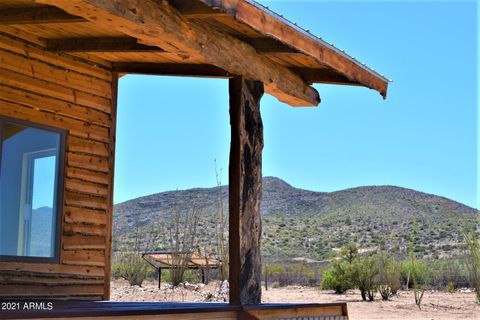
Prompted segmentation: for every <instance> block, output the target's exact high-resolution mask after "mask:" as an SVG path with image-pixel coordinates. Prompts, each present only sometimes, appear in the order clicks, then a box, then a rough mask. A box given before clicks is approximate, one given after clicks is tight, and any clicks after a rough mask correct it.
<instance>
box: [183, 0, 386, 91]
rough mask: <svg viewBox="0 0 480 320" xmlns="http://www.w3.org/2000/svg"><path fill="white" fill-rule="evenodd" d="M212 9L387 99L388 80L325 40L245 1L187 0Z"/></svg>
mask: <svg viewBox="0 0 480 320" xmlns="http://www.w3.org/2000/svg"><path fill="white" fill-rule="evenodd" d="M191 1H192V2H194V1H197V2H201V3H203V4H205V5H207V6H211V7H215V8H217V10H220V11H224V12H227V13H229V14H230V15H232V16H233V18H234V19H235V20H236V21H237V22H241V23H243V24H245V25H247V26H248V27H250V28H252V29H253V30H256V31H257V32H259V33H261V34H264V35H268V36H269V37H271V38H274V39H276V40H278V41H280V42H283V43H285V44H286V45H289V46H291V47H294V48H296V49H297V50H298V51H299V52H301V53H304V54H306V55H309V56H311V57H313V58H315V59H316V60H317V61H318V62H319V63H321V64H324V65H327V66H328V67H330V68H331V69H333V70H335V71H336V72H338V73H341V74H342V75H344V76H345V77H346V78H348V79H349V81H352V82H354V83H360V84H361V85H363V86H365V87H368V88H371V89H374V90H376V91H378V92H379V93H380V94H381V95H382V96H383V98H384V99H385V98H386V96H387V88H388V83H389V80H388V79H386V78H385V77H384V76H382V75H380V74H378V73H376V72H374V71H373V70H370V69H369V68H367V67H364V66H362V65H361V63H359V62H358V61H355V60H354V59H353V58H350V57H349V56H348V55H346V54H345V53H344V52H341V51H340V50H338V49H336V48H334V47H333V46H332V45H330V44H328V43H326V42H325V41H323V40H321V39H318V38H315V37H314V36H313V35H311V34H309V33H308V32H306V31H305V30H301V29H300V28H298V27H296V26H294V25H293V24H291V23H288V22H285V21H283V19H282V18H281V17H279V16H275V14H274V13H273V12H269V10H268V9H266V8H263V7H261V6H259V5H256V4H255V3H253V2H251V1H246V0H191Z"/></svg>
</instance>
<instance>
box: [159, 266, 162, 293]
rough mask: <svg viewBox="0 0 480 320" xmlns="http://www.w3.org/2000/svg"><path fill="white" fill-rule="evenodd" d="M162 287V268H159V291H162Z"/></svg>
mask: <svg viewBox="0 0 480 320" xmlns="http://www.w3.org/2000/svg"><path fill="white" fill-rule="evenodd" d="M161 285H162V268H158V289H162V288H161Z"/></svg>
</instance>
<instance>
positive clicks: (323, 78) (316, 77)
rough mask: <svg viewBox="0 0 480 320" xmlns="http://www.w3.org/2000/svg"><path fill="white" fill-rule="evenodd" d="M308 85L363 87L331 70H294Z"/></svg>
mask: <svg viewBox="0 0 480 320" xmlns="http://www.w3.org/2000/svg"><path fill="white" fill-rule="evenodd" d="M292 71H294V72H295V73H298V74H299V75H300V76H301V77H302V78H303V80H305V82H307V83H323V84H339V85H349V86H362V84H360V83H358V82H355V81H351V80H349V79H348V78H347V77H345V76H343V75H341V74H339V73H337V72H334V71H333V70H331V69H312V68H292Z"/></svg>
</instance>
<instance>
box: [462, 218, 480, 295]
mask: <svg viewBox="0 0 480 320" xmlns="http://www.w3.org/2000/svg"><path fill="white" fill-rule="evenodd" d="M479 221H480V218H479ZM479 224H480V223H479ZM477 229H478V226H477V224H476V223H465V226H464V227H463V230H462V233H463V237H464V239H465V242H466V243H467V246H468V250H469V255H468V260H469V263H468V264H467V265H468V267H469V271H470V281H471V283H472V286H473V287H474V288H475V291H476V293H477V303H479V304H480V236H479V234H478V232H477Z"/></svg>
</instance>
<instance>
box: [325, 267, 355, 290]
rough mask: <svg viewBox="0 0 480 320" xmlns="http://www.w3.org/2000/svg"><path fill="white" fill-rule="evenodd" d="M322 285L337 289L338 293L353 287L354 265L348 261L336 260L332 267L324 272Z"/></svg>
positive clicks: (326, 287)
mask: <svg viewBox="0 0 480 320" xmlns="http://www.w3.org/2000/svg"><path fill="white" fill-rule="evenodd" d="M320 287H321V288H322V289H330V290H335V293H337V294H342V293H344V292H345V291H347V290H349V289H353V288H354V285H353V283H352V266H351V265H350V264H349V263H347V262H338V261H334V262H333V264H332V267H331V268H330V269H329V270H327V271H325V272H324V273H323V276H322V282H321V283H320Z"/></svg>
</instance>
